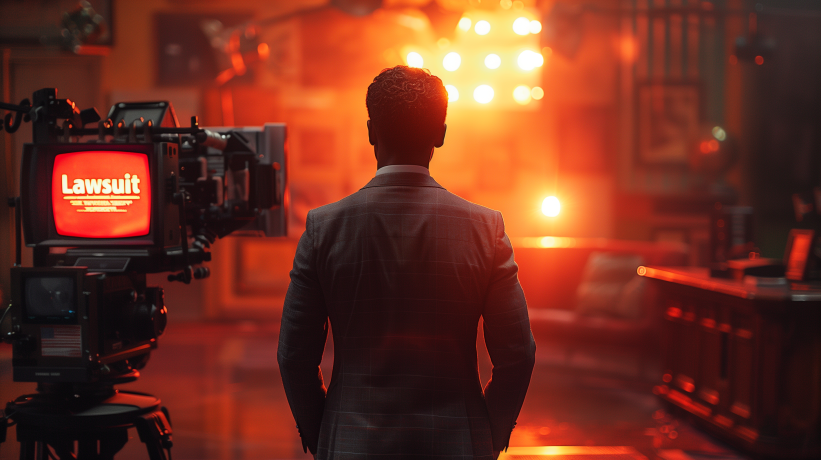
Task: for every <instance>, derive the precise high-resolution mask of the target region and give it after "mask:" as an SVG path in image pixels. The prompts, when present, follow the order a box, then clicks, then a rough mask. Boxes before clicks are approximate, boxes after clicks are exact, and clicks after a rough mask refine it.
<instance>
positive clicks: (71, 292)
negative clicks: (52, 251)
mask: <svg viewBox="0 0 821 460" xmlns="http://www.w3.org/2000/svg"><path fill="white" fill-rule="evenodd" d="M23 289H24V295H23V317H24V321H25V322H28V323H52V324H54V323H71V322H75V321H76V319H77V294H76V293H77V286H76V279H75V278H72V277H67V276H30V277H26V278H25V279H24V282H23Z"/></svg>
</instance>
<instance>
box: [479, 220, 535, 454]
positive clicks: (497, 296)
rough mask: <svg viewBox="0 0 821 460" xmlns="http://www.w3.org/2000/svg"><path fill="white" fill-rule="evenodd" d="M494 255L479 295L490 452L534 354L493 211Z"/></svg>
mask: <svg viewBox="0 0 821 460" xmlns="http://www.w3.org/2000/svg"><path fill="white" fill-rule="evenodd" d="M494 245H495V254H494V260H493V266H492V268H491V274H490V280H489V285H488V292H487V295H486V297H485V306H484V312H483V314H482V316H483V318H484V332H485V344H486V345H487V350H488V353H489V354H490V360H491V362H492V363H493V370H492V373H491V379H490V381H488V383H487V385H486V386H485V390H484V392H485V403H486V404H487V409H488V414H489V416H490V429H491V435H492V437H493V450H495V451H500V450H503V449H505V448H506V447H507V445H508V443H509V441H510V433H511V431H512V430H513V427H514V426H515V425H516V418H517V417H518V416H519V411H520V410H521V408H522V404H523V403H524V399H525V393H527V387H528V385H529V384H530V376H531V374H532V372H533V365H534V363H535V356H536V343H535V341H534V340H533V334H532V333H531V332H530V320H529V318H528V315H527V303H526V302H525V296H524V292H523V291H522V287H521V286H520V285H519V278H518V276H517V273H518V267H517V266H516V262H514V261H513V247H512V246H511V244H510V239H508V237H507V235H506V234H505V230H504V223H503V221H502V216H501V214H497V223H496V229H495V236H494Z"/></svg>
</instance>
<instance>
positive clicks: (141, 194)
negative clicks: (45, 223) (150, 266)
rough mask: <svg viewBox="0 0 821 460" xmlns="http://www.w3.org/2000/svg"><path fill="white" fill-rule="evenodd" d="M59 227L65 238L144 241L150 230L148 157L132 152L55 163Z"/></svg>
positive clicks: (69, 156) (82, 155) (78, 155)
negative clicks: (133, 237) (139, 239)
mask: <svg viewBox="0 0 821 460" xmlns="http://www.w3.org/2000/svg"><path fill="white" fill-rule="evenodd" d="M51 202H52V209H53V213H54V226H55V228H56V230H57V233H58V234H60V235H62V236H74V237H80V238H124V237H130V236H145V235H147V234H148V232H149V230H150V226H151V177H150V174H149V169H148V156H147V155H145V154H142V153H133V152H109V151H93V152H73V153H63V154H60V155H57V156H56V157H55V158H54V169H53V172H52V180H51Z"/></svg>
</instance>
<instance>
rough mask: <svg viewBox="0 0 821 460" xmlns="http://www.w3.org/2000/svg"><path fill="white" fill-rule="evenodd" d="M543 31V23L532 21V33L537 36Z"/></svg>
mask: <svg viewBox="0 0 821 460" xmlns="http://www.w3.org/2000/svg"><path fill="white" fill-rule="evenodd" d="M541 31H542V23H541V22H539V21H537V20H535V19H534V20H532V21H530V33H532V34H537V33H539V32H541Z"/></svg>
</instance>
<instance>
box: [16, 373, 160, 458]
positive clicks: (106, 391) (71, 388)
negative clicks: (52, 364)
mask: <svg viewBox="0 0 821 460" xmlns="http://www.w3.org/2000/svg"><path fill="white" fill-rule="evenodd" d="M133 379H134V378H132V379H130V380H133ZM126 381H129V380H126ZM118 383H123V380H119V381H118ZM37 391H38V393H36V394H31V395H23V396H20V397H19V398H17V399H15V400H13V401H11V402H9V403H8V404H7V405H6V411H5V412H6V418H7V419H9V420H12V422H13V423H14V424H16V425H17V441H18V442H19V443H20V460H49V459H54V460H74V459H76V460H113V458H114V454H116V453H117V452H119V451H120V449H122V448H123V446H125V444H126V442H127V441H128V429H129V428H131V427H134V428H136V429H137V433H138V434H139V435H140V441H142V442H143V443H144V444H145V446H146V448H147V449H148V457H149V458H150V459H151V460H170V458H171V446H172V442H171V422H170V417H169V415H168V410H166V408H165V407H162V406H161V405H160V404H161V403H160V400H159V399H158V398H156V397H155V396H152V395H149V394H145V393H137V392H132V391H119V390H117V389H115V388H114V385H113V383H110V382H105V383H95V384H88V385H86V386H78V385H76V384H74V385H72V384H46V383H41V384H39V385H38V387H37ZM3 423H4V425H3V427H2V428H0V442H2V441H3V440H4V439H5V429H6V425H5V421H4V422H3ZM75 443H76V452H75ZM166 451H167V453H168V455H166Z"/></svg>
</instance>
